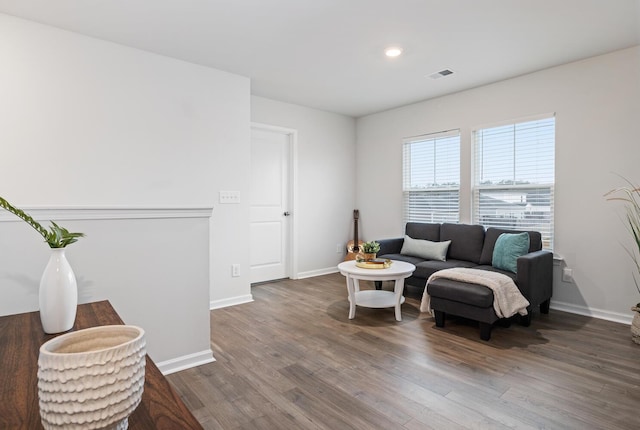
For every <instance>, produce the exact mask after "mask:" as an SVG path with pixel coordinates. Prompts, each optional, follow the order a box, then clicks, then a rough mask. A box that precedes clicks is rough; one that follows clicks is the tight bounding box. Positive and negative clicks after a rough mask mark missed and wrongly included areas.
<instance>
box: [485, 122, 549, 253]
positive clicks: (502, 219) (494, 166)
mask: <svg viewBox="0 0 640 430" xmlns="http://www.w3.org/2000/svg"><path fill="white" fill-rule="evenodd" d="M473 135H474V136H473V140H474V143H473V144H474V158H475V163H474V166H475V172H474V188H473V221H474V223H477V224H482V225H484V226H485V227H500V228H509V229H516V230H535V231H539V232H540V233H541V234H542V242H543V248H544V249H548V250H552V249H553V187H554V182H555V116H546V117H542V118H537V119H533V120H529V121H525V122H519V123H516V124H508V125H502V126H498V127H491V128H483V129H479V130H476V131H474V133H473Z"/></svg>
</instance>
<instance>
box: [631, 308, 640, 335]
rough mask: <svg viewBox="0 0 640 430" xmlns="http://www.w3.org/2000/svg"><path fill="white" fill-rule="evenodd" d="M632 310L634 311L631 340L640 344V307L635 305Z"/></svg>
mask: <svg viewBox="0 0 640 430" xmlns="http://www.w3.org/2000/svg"><path fill="white" fill-rule="evenodd" d="M631 310H632V311H634V314H633V320H632V321H631V340H633V341H634V342H635V343H637V344H638V345H640V308H639V307H637V306H634V307H632V308H631Z"/></svg>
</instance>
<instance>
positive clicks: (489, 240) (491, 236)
mask: <svg viewBox="0 0 640 430" xmlns="http://www.w3.org/2000/svg"><path fill="white" fill-rule="evenodd" d="M523 232H524V230H507V229H504V228H495V227H489V228H488V229H487V232H486V233H485V235H484V246H483V248H482V255H481V256H480V264H491V260H492V259H493V248H494V247H495V245H496V240H498V237H500V235H501V234H502V233H523ZM527 233H529V252H534V251H540V250H541V249H542V235H541V234H540V232H539V231H528V232H527Z"/></svg>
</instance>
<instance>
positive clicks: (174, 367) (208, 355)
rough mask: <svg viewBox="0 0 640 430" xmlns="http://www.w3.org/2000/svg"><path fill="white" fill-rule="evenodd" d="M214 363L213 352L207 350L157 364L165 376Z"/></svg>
mask: <svg viewBox="0 0 640 430" xmlns="http://www.w3.org/2000/svg"><path fill="white" fill-rule="evenodd" d="M214 361H216V359H215V358H214V357H213V351H211V350H210V349H207V350H205V351H200V352H195V353H193V354H188V355H183V356H182V357H178V358H172V359H171V360H167V361H161V362H159V363H156V366H158V369H160V372H162V374H163V375H169V374H171V373H175V372H179V371H181V370H187V369H190V368H192V367H196V366H201V365H203V364H207V363H213V362H214Z"/></svg>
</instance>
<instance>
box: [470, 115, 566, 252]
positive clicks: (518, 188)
mask: <svg viewBox="0 0 640 430" xmlns="http://www.w3.org/2000/svg"><path fill="white" fill-rule="evenodd" d="M544 120H553V125H552V127H553V150H552V154H553V155H552V161H551V166H548V167H547V168H550V169H551V170H552V177H553V179H552V181H551V182H548V181H546V182H532V183H518V178H517V177H513V178H511V179H512V180H511V183H508V181H507V183H501V184H483V183H482V181H481V179H482V178H480V177H479V175H480V172H479V157H480V155H479V142H478V133H479V132H482V131H484V130H489V129H493V128H499V127H505V126H511V125H513V126H514V127H515V126H517V125H520V124H526V123H530V122H535V121H544ZM556 126H557V123H556V115H555V113H546V114H540V115H535V116H529V117H524V118H517V119H512V120H507V121H501V122H499V123H494V124H488V125H482V126H477V127H474V128H473V129H472V132H471V148H472V151H471V152H472V158H471V166H472V172H471V183H472V186H471V219H472V222H473V223H475V224H482V225H484V226H485V227H486V228H488V227H497V228H513V229H516V230H536V231H540V233H541V234H542V243H543V249H546V250H549V251H553V245H554V235H555V234H554V223H555V214H554V208H555V196H554V194H555V176H556V174H555V158H556V157H555V155H556ZM516 139H517V138H514V141H513V142H514V143H513V145H514V147H515V146H516V144H517V141H516ZM483 157H484V158H485V159H486V154H483ZM511 159H512V160H513V165H514V172H515V171H516V169H517V166H516V160H517V155H516V153H515V151H514V154H513V156H512V157H511ZM484 161H485V160H483V162H484ZM537 190H545V192H546V191H547V190H548V195H549V201H548V211H546V210H543V211H535V210H534V211H533V213H531V210H530V209H529V212H530V214H529V216H530V217H531V218H530V220H529V221H528V222H525V223H518V225H517V226H515V227H510V226H507V225H504V224H502V225H501V224H500V223H487V222H486V218H483V217H482V216H481V209H480V199H481V196H482V194H483V192H484V193H485V196H486V194H487V193H494V195H495V193H496V192H504V193H509V192H511V193H512V194H513V195H516V194H518V193H520V194H525V195H526V196H528V195H529V193H527V191H534V192H535V191H537ZM505 202H507V200H505ZM514 205H515V204H514ZM526 207H529V208H530V207H531V205H526V206H525V210H524V212H523V213H522V215H523V216H526V213H527V209H526ZM533 207H534V208H535V205H534V206H533ZM540 207H544V206H540ZM520 212H522V211H520ZM546 212H548V218H549V219H548V221H547V220H544V222H540V221H539V219H538V225H544V226H545V227H547V228H536V227H535V226H534V225H533V224H534V223H535V222H536V217H542V218H544V213H546ZM540 214H542V215H540ZM496 219H498V216H497V215H496ZM509 219H512V220H517V219H518V218H517V217H515V216H512V217H511V218H509ZM527 224H529V225H527Z"/></svg>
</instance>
